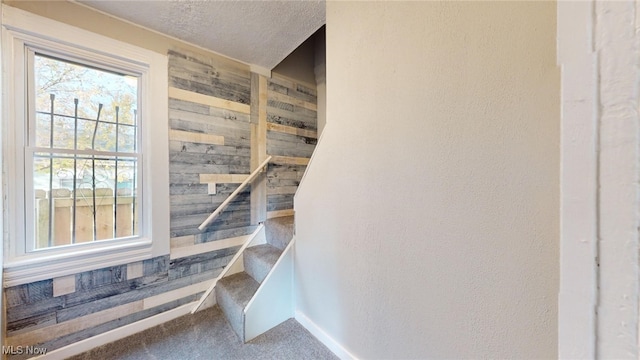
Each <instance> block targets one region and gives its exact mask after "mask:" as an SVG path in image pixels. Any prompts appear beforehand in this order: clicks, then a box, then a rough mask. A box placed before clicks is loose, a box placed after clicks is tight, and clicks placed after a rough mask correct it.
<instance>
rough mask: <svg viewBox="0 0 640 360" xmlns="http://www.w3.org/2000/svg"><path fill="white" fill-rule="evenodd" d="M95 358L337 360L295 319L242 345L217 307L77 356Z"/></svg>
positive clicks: (74, 359) (80, 358)
mask: <svg viewBox="0 0 640 360" xmlns="http://www.w3.org/2000/svg"><path fill="white" fill-rule="evenodd" d="M72 359H73V360H94V359H130V360H132V359H162V360H171V359H175V360H188V359H337V357H336V356H335V355H334V354H333V353H331V352H330V351H329V350H328V349H327V348H326V347H325V346H324V345H322V343H320V342H319V341H318V340H317V339H316V338H315V337H313V335H311V334H310V333H309V332H308V331H307V330H306V329H305V328H303V327H302V325H300V324H299V323H298V322H296V321H295V320H293V319H289V320H287V321H285V322H284V323H282V324H280V325H278V326H277V327H275V328H273V329H271V330H269V331H267V332H266V333H264V334H262V335H260V336H258V337H257V338H255V339H253V340H252V341H250V342H248V343H247V344H242V342H241V341H240V339H239V338H238V336H236V334H235V333H234V332H233V330H232V329H231V327H230V326H229V323H227V321H226V320H225V318H224V315H223V314H222V313H221V312H220V309H219V308H218V307H217V306H214V307H213V308H210V309H207V310H203V311H200V312H198V313H196V314H195V315H193V316H192V315H187V316H183V317H181V318H178V319H175V320H173V321H170V322H167V323H165V324H162V325H159V326H156V327H154V328H152V329H149V330H145V331H143V332H141V333H138V334H135V335H132V336H130V337H127V338H124V339H122V340H118V341H116V342H113V343H111V344H107V345H104V346H101V347H99V348H96V349H93V350H91V351H88V352H86V353H83V354H80V355H77V356H75V357H73V358H72Z"/></svg>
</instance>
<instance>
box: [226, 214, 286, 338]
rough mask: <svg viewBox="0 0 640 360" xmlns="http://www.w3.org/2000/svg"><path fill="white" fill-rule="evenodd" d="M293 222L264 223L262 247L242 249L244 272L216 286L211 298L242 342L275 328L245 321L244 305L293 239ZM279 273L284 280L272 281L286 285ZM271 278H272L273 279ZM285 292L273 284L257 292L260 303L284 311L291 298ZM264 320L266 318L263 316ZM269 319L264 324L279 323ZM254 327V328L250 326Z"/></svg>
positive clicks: (250, 320)
mask: <svg viewBox="0 0 640 360" xmlns="http://www.w3.org/2000/svg"><path fill="white" fill-rule="evenodd" d="M293 221H294V219H293V216H285V217H279V218H274V219H269V220H267V221H265V223H264V225H265V237H266V243H265V244H260V245H255V246H249V247H248V248H246V249H245V251H244V253H243V258H242V260H243V263H244V264H243V265H244V271H242V272H238V273H236V274H233V275H229V276H227V277H224V278H222V279H220V280H219V281H218V283H217V284H216V288H215V294H216V301H217V303H218V306H220V309H221V310H222V312H223V313H224V314H225V316H226V318H227V320H228V321H229V324H231V327H232V328H233V330H234V331H235V332H236V334H238V336H239V337H240V339H241V340H242V341H243V342H246V341H249V340H251V339H252V338H253V337H255V336H257V335H258V334H259V332H260V331H262V328H265V327H267V326H275V325H277V324H273V325H266V324H263V323H264V322H265V320H263V319H259V320H257V321H256V320H253V319H248V318H247V316H248V314H249V312H248V305H250V302H251V301H252V299H253V298H254V296H256V293H257V292H258V289H259V288H261V285H262V284H263V282H265V279H267V276H268V275H269V273H270V272H271V270H272V269H273V267H274V265H275V264H276V262H278V259H280V257H281V256H282V254H283V252H284V250H285V249H286V248H287V245H289V242H290V241H291V239H292V238H293ZM274 273H275V271H274ZM281 273H282V274H284V276H285V278H284V279H283V280H278V279H274V280H273V281H274V282H284V283H285V284H286V276H287V274H286V271H281ZM273 277H274V278H275V276H273ZM286 292H287V288H286V286H285V287H284V288H283V287H282V286H280V287H278V286H277V284H276V285H274V286H272V287H271V289H268V288H266V286H265V290H264V291H262V289H261V293H262V294H263V295H262V297H263V298H264V301H263V302H266V303H269V304H270V305H271V306H274V307H276V308H277V307H278V304H281V305H282V306H284V307H288V306H290V305H287V304H290V298H291V294H290V293H286ZM256 297H257V296H256ZM257 306H260V305H257ZM282 306H280V307H282ZM267 317H269V316H268V315H267ZM281 317H282V316H280V318H281ZM271 318H272V319H268V320H266V322H267V323H273V322H276V321H279V319H275V318H273V316H271ZM283 320H286V319H283ZM256 323H257V325H254V324H256ZM256 328H260V330H256Z"/></svg>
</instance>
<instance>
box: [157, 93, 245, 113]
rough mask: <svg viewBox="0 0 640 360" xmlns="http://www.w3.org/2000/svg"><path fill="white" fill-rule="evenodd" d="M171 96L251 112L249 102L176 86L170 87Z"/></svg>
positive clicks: (241, 111) (240, 111)
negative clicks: (222, 97)
mask: <svg viewBox="0 0 640 360" xmlns="http://www.w3.org/2000/svg"><path fill="white" fill-rule="evenodd" d="M169 97H170V98H174V99H178V100H184V101H190V102H194V103H198V104H204V105H209V106H213V107H217V108H221V109H227V110H231V111H237V112H239V113H243V114H249V113H250V108H249V105H247V104H241V103H238V102H234V101H229V100H225V99H220V98H217V97H213V96H208V95H202V94H198V93H196V92H193V91H187V90H182V89H178V88H175V87H169Z"/></svg>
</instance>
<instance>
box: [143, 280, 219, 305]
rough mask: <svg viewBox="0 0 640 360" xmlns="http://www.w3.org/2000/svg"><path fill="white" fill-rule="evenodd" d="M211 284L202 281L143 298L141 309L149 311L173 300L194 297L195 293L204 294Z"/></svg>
mask: <svg viewBox="0 0 640 360" xmlns="http://www.w3.org/2000/svg"><path fill="white" fill-rule="evenodd" d="M212 282H213V280H211V281H203V282H199V283H197V284H193V285H189V286H185V287H181V288H179V289H175V290H171V291H167V292H165V293H162V294H159V295H155V296H151V297H148V298H145V299H144V300H142V301H143V308H144V309H145V310H146V309H151V308H154V307H156V306H160V305H164V304H166V303H169V302H171V301H175V300H179V299H182V298H185V297H187V296H189V295H195V294H197V293H201V292H204V291H205V290H207V289H208V288H209V286H210V285H211V283H212Z"/></svg>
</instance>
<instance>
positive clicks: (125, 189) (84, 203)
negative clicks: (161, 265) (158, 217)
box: [33, 153, 140, 249]
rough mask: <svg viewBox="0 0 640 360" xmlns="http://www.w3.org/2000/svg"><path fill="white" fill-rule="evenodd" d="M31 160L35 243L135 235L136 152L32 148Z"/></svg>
mask: <svg viewBox="0 0 640 360" xmlns="http://www.w3.org/2000/svg"><path fill="white" fill-rule="evenodd" d="M33 164H34V168H33V174H34V192H33V194H34V204H35V214H34V215H35V219H36V221H35V222H34V223H35V227H36V228H35V234H36V238H35V244H34V249H44V248H49V247H55V246H61V245H70V244H77V243H84V242H92V241H99V240H109V239H114V238H123V237H130V236H135V235H138V233H139V226H138V219H139V217H140V214H139V206H138V203H139V201H138V198H137V182H138V173H137V166H138V161H137V159H136V158H132V157H105V156H90V155H69V154H55V153H53V154H49V153H36V154H34V158H33ZM49 214H53V215H52V216H50V215H49Z"/></svg>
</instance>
